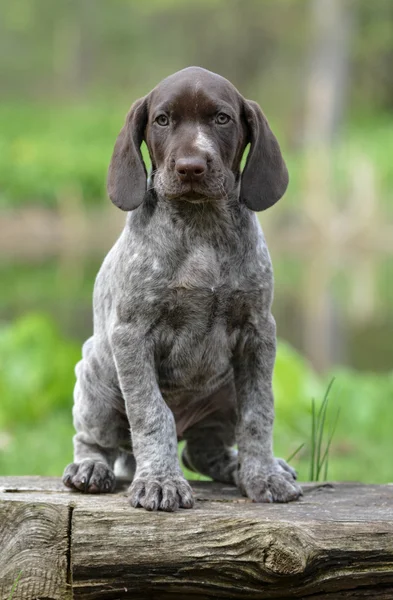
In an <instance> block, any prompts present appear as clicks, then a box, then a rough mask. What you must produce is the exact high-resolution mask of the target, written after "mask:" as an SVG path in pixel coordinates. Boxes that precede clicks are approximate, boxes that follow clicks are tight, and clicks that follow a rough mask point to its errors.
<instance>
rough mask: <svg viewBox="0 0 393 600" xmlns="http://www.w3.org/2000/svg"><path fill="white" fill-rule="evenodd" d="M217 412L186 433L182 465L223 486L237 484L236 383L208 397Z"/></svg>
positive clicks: (227, 385)
mask: <svg viewBox="0 0 393 600" xmlns="http://www.w3.org/2000/svg"><path fill="white" fill-rule="evenodd" d="M209 403H211V406H214V405H217V410H216V411H215V412H213V413H212V414H210V415H209V416H208V417H206V418H205V419H203V420H201V421H199V422H198V423H196V424H195V425H193V426H192V427H190V428H189V429H187V430H186V431H185V432H184V439H185V440H186V445H185V447H184V450H183V455H182V459H183V463H184V465H185V467H187V468H188V469H190V470H191V471H195V472H197V473H201V474H202V475H206V476H208V477H211V478H212V479H214V480H215V481H221V482H222V483H232V484H235V485H236V483H237V462H238V461H237V451H236V450H235V449H234V448H233V446H234V444H235V428H236V393H235V388H234V385H233V382H230V383H229V384H226V385H225V386H223V387H222V388H221V389H220V390H218V391H217V392H215V393H214V394H212V395H211V396H210V397H209Z"/></svg>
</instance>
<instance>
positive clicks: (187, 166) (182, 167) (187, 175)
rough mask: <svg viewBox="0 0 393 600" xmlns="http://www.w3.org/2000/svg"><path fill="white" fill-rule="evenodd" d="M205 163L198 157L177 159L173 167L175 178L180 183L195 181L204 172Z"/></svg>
mask: <svg viewBox="0 0 393 600" xmlns="http://www.w3.org/2000/svg"><path fill="white" fill-rule="evenodd" d="M206 166H207V165H206V161H205V160H204V159H203V158H199V157H192V156H190V157H188V158H178V159H177V161H176V165H175V170H176V173H177V176H178V177H179V179H180V180H181V181H196V180H198V179H201V178H202V177H203V176H204V174H205V172H206Z"/></svg>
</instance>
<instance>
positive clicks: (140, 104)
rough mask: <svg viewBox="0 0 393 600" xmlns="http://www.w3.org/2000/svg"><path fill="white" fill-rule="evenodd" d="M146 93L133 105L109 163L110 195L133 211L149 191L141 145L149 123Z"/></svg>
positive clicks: (108, 187) (120, 205)
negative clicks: (147, 189) (147, 190)
mask: <svg viewBox="0 0 393 600" xmlns="http://www.w3.org/2000/svg"><path fill="white" fill-rule="evenodd" d="M147 112H148V111H147V96H146V97H145V98H141V99H140V100H137V101H136V102H135V103H134V104H133V105H132V106H131V108H130V111H129V113H128V114H127V117H126V122H125V124H124V126H123V128H122V130H121V131H120V133H119V135H118V137H117V140H116V143H115V147H114V150H113V154H112V159H111V162H110V165H109V171H108V180H107V190H108V195H109V198H110V199H111V200H112V202H113V204H116V206H118V207H119V208H121V209H122V210H134V208H137V207H138V206H139V205H140V204H141V203H142V200H143V198H144V196H145V194H146V179H147V177H146V167H145V164H144V162H143V158H142V153H141V144H142V141H143V137H144V132H145V128H146V125H147Z"/></svg>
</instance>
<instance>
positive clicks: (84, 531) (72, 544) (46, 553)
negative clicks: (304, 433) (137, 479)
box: [0, 477, 393, 600]
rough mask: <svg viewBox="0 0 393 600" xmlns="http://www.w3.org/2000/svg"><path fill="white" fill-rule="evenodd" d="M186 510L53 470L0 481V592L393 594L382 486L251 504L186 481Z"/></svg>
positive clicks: (392, 497)
mask: <svg viewBox="0 0 393 600" xmlns="http://www.w3.org/2000/svg"><path fill="white" fill-rule="evenodd" d="M192 485H193V488H194V490H195V493H196V500H197V501H196V508H195V509H194V510H180V511H178V512H177V513H173V514H168V513H148V512H146V511H144V510H142V509H133V508H131V507H130V506H129V505H128V503H127V499H126V497H125V487H124V485H123V486H122V485H121V484H120V485H119V489H118V491H117V493H116V494H113V495H108V496H88V495H81V494H77V493H72V492H70V491H68V490H66V489H65V488H63V487H62V485H61V482H60V481H59V480H58V479H54V478H53V479H52V478H32V477H30V478H27V477H25V478H14V477H11V478H0V600H8V598H9V595H10V591H11V588H12V583H13V581H14V580H15V579H16V577H17V575H18V573H19V572H20V571H22V574H21V576H20V579H19V583H18V587H17V590H16V592H15V593H14V596H13V600H19V599H23V600H31V599H34V598H40V599H41V600H44V599H46V600H49V599H56V600H57V599H68V598H72V597H73V598H74V599H75V600H95V599H96V598H97V599H98V598H100V599H105V600H110V599H111V600H115V599H116V600H120V599H123V598H133V599H136V600H139V599H145V598H153V599H154V600H155V599H157V600H161V599H163V600H166V599H170V598H179V599H182V598H190V599H194V600H210V599H213V598H238V599H243V598H244V599H250V600H251V599H254V600H258V599H260V600H263V599H273V598H275V599H281V600H286V599H289V598H305V599H307V598H310V600H322V599H325V600H328V599H330V600H336V599H337V600H341V599H342V600H344V599H349V598H354V599H360V598H382V599H385V600H388V599H392V598H393V486H392V485H384V486H376V485H367V486H365V485H360V484H354V483H348V484H343V483H340V484H320V485H318V484H306V485H305V486H304V491H305V494H304V497H303V499H302V500H301V501H299V502H296V503H291V504H286V505H278V504H254V503H252V502H250V501H249V500H247V499H246V498H243V497H241V496H240V494H239V493H238V491H237V490H236V489H235V488H233V487H231V486H225V485H221V484H216V483H210V482H209V483H206V482H192Z"/></svg>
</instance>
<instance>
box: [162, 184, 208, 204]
mask: <svg viewBox="0 0 393 600" xmlns="http://www.w3.org/2000/svg"><path fill="white" fill-rule="evenodd" d="M167 198H168V199H169V200H185V201H186V202H190V203H192V204H200V203H202V202H209V201H211V200H214V199H216V198H217V194H215V193H212V192H209V191H208V190H206V191H205V190H198V189H194V188H193V187H192V186H190V187H187V188H186V189H184V188H183V189H182V190H180V191H178V192H177V193H176V194H167Z"/></svg>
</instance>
